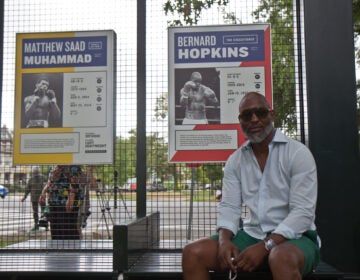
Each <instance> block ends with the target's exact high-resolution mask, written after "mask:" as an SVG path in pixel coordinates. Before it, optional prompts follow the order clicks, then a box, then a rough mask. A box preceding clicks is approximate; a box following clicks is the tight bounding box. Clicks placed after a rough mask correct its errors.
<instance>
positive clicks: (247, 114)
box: [239, 108, 270, 122]
mask: <svg viewBox="0 0 360 280" xmlns="http://www.w3.org/2000/svg"><path fill="white" fill-rule="evenodd" d="M269 112H270V110H269V109H267V108H255V109H248V110H244V111H242V112H241V113H240V114H239V120H242V121H244V122H248V121H250V120H251V118H252V116H253V114H255V115H256V116H257V117H258V118H259V119H265V118H266V117H267V116H268V114H269Z"/></svg>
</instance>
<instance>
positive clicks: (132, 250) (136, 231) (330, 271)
mask: <svg viewBox="0 0 360 280" xmlns="http://www.w3.org/2000/svg"><path fill="white" fill-rule="evenodd" d="M159 231H160V214H159V213H158V212H156V213H152V214H150V215H148V216H146V217H143V218H140V219H135V220H131V221H128V222H126V223H124V224H122V225H114V234H113V242H114V247H113V268H114V271H115V272H118V273H119V274H120V276H119V279H126V280H140V279H182V269H181V252H182V250H181V249H161V248H159V241H160V237H159ZM211 279H228V275H227V274H226V273H218V272H216V273H215V272H212V273H211ZM237 279H242V280H246V279H261V280H267V279H269V280H270V279H272V277H271V274H270V273H269V272H252V273H246V272H240V273H238V277H237ZM304 279H306V280H315V279H323V280H339V279H344V274H343V273H342V272H339V271H337V270H336V269H335V268H333V267H332V266H330V265H328V264H326V263H324V262H321V263H320V264H319V266H318V268H317V270H316V271H315V272H313V273H312V274H311V275H309V276H307V277H306V278H304Z"/></svg>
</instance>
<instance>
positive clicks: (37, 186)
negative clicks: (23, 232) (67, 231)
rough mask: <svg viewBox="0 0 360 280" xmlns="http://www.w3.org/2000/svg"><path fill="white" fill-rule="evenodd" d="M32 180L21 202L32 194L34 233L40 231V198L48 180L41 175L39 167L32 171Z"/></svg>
mask: <svg viewBox="0 0 360 280" xmlns="http://www.w3.org/2000/svg"><path fill="white" fill-rule="evenodd" d="M31 175H32V176H31V178H30V179H29V181H28V182H27V184H26V188H25V194H24V196H23V197H22V199H21V202H24V201H25V200H26V198H27V197H28V195H29V194H31V196H30V199H31V204H32V209H33V217H34V227H33V228H32V229H31V231H32V232H37V231H39V198H40V194H41V191H42V189H43V186H44V184H45V183H46V181H47V180H46V178H45V176H43V175H42V174H41V173H40V169H39V167H34V168H33V169H32V174H31Z"/></svg>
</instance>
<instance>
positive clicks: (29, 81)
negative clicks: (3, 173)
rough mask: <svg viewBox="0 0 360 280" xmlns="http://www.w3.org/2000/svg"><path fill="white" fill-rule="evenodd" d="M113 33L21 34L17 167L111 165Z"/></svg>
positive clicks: (18, 36)
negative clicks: (19, 165)
mask: <svg viewBox="0 0 360 280" xmlns="http://www.w3.org/2000/svg"><path fill="white" fill-rule="evenodd" d="M115 50H116V33H115V32H114V31H113V30H100V31H75V32H39V33H17V34H16V69H15V79H16V83H15V110H14V112H15V116H14V153H13V163H14V165H18V164H111V163H113V162H114V142H115V127H116V126H115V119H116V118H115V116H114V114H115V111H116V110H115V108H116V102H115V101H116V100H115V95H114V92H115V85H116V68H115V61H116V60H115Z"/></svg>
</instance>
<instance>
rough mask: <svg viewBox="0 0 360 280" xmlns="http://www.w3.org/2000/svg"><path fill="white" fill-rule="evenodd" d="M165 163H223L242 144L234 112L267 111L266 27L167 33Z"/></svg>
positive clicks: (178, 29)
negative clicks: (245, 101) (246, 103)
mask: <svg viewBox="0 0 360 280" xmlns="http://www.w3.org/2000/svg"><path fill="white" fill-rule="evenodd" d="M168 37H169V100H168V101H169V104H168V108H169V109H168V110H169V162H187V163H194V162H198V163H200V162H225V161H226V160H227V158H228V157H229V155H230V154H231V153H232V152H234V150H236V149H237V148H238V147H239V146H240V145H241V144H242V143H243V142H244V141H245V137H244V135H243V133H242V132H241V129H240V126H239V124H238V119H237V116H238V106H239V102H240V100H241V98H242V97H243V96H244V94H245V93H247V92H250V91H256V92H259V93H261V94H263V95H264V96H266V98H267V100H268V101H269V103H270V106H272V77H271V42H270V25H269V24H251V25H222V26H195V27H170V28H169V32H168Z"/></svg>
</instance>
